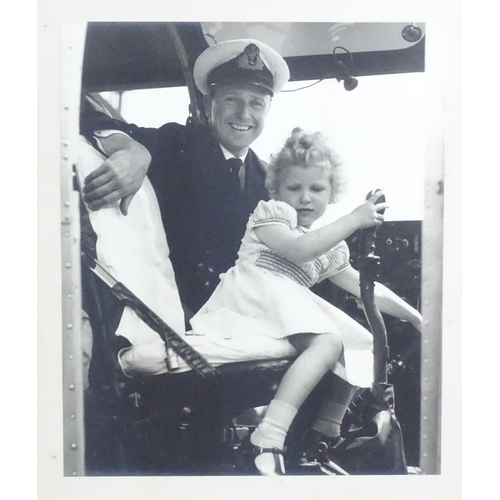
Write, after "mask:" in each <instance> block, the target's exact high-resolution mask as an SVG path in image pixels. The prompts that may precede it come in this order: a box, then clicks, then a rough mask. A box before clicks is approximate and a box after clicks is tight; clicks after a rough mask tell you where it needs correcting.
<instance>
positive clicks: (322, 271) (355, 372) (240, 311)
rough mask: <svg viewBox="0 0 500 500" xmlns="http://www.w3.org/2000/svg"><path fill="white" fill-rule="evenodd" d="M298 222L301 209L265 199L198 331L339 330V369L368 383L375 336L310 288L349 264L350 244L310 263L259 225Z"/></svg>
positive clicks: (196, 322) (283, 333)
mask: <svg viewBox="0 0 500 500" xmlns="http://www.w3.org/2000/svg"><path fill="white" fill-rule="evenodd" d="M268 225H284V226H286V227H288V228H290V229H291V230H292V231H294V232H297V233H299V234H304V233H306V232H308V231H309V230H308V229H306V228H304V227H301V226H297V212H296V211H295V210H294V209H293V208H292V207H291V206H290V205H288V204H287V203H284V202H280V201H275V200H271V201H267V202H266V201H261V202H260V203H259V204H258V206H257V208H256V209H255V211H254V213H253V214H252V215H251V216H250V219H249V221H248V224H247V228H246V233H245V235H244V237H243V240H242V243H241V247H240V251H239V253H238V260H237V261H236V264H235V266H234V267H232V268H231V269H229V271H228V272H227V273H225V274H222V275H221V282H220V283H219V286H218V287H217V289H216V290H215V291H214V293H213V295H212V297H211V298H210V299H209V300H208V302H207V303H206V304H205V305H204V306H203V307H202V308H201V309H200V311H199V312H198V313H197V314H196V315H195V316H194V318H192V320H191V326H192V328H193V332H194V333H195V334H196V335H210V336H215V337H222V338H226V339H230V338H235V337H242V336H253V337H254V338H255V339H256V342H258V339H259V337H260V336H261V335H264V336H269V337H274V338H283V337H288V336H290V335H293V334H297V333H307V332H309V333H315V334H322V333H337V334H338V335H339V336H340V337H341V339H342V343H343V346H344V352H343V356H341V359H340V360H339V363H337V366H336V368H335V369H334V370H333V371H334V373H336V374H337V375H339V376H341V377H342V378H344V379H345V380H347V381H348V382H349V383H351V384H352V385H357V386H359V387H368V386H369V385H370V384H371V383H372V381H373V354H372V349H373V339H372V335H371V333H370V332H368V331H367V330H366V329H364V328H363V327H362V326H361V325H359V323H357V322H356V321H354V320H353V319H352V318H351V317H349V316H348V315H347V314H345V313H344V312H342V311H341V310H340V309H337V308H336V307H334V306H333V305H331V304H330V303H328V302H326V301H325V300H323V299H322V298H321V297H318V296H317V295H316V294H314V293H313V292H311V291H310V290H309V288H310V287H311V286H313V285H315V284H316V283H318V282H320V281H323V280H324V279H327V278H329V277H330V276H333V275H335V274H337V273H339V272H342V271H343V270H345V269H346V268H347V267H349V265H350V264H349V249H348V247H347V244H346V243H345V242H341V243H339V244H338V245H336V246H335V247H334V248H333V249H331V250H329V251H328V252H326V253H325V254H324V255H322V256H320V257H319V258H317V259H314V260H312V261H309V262H305V263H298V262H294V261H291V260H289V259H286V258H284V257H283V256H281V255H279V254H277V253H276V252H274V251H272V250H271V249H270V248H269V247H267V246H266V245H264V243H262V242H261V241H260V240H259V238H257V235H256V234H255V228H256V227H261V226H268Z"/></svg>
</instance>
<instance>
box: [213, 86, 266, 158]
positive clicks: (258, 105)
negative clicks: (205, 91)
mask: <svg viewBox="0 0 500 500" xmlns="http://www.w3.org/2000/svg"><path fill="white" fill-rule="evenodd" d="M270 105H271V96H270V95H269V94H268V93H267V92H266V91H265V90H264V89H261V88H260V87H257V86H255V85H249V84H227V85H217V86H216V87H215V88H214V90H213V93H212V95H211V96H210V95H209V96H207V97H206V101H205V109H206V111H207V113H208V116H209V118H210V127H211V129H212V132H213V133H214V135H215V137H216V138H217V140H218V141H219V142H220V144H222V146H224V147H225V148H226V149H227V150H228V151H230V152H231V153H232V154H233V155H235V156H242V155H244V154H245V153H246V151H247V149H248V148H249V146H250V144H252V142H254V141H255V139H257V137H259V135H260V134H261V132H262V129H263V128H264V122H265V118H266V115H267V113H268V111H269V108H270Z"/></svg>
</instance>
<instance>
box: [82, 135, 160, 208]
mask: <svg viewBox="0 0 500 500" xmlns="http://www.w3.org/2000/svg"><path fill="white" fill-rule="evenodd" d="M100 142H101V144H102V146H103V148H104V151H106V153H107V154H108V156H109V158H108V159H107V160H106V161H105V162H104V163H103V164H102V165H101V166H100V167H99V168H97V169H96V170H94V171H93V172H92V173H91V174H89V175H88V176H87V177H86V178H85V184H84V187H83V194H84V195H83V200H84V201H85V202H86V203H87V204H88V206H89V208H90V209H91V210H99V209H100V208H103V207H105V206H109V205H111V204H113V203H116V202H117V201H119V200H121V202H120V210H121V212H122V214H123V215H127V213H128V207H129V205H130V203H131V201H132V199H133V197H134V195H135V194H136V193H137V191H139V189H140V187H141V186H142V183H143V181H144V178H145V177H146V174H147V171H148V168H149V164H150V163H151V154H150V153H149V151H148V150H147V149H146V148H145V147H144V146H142V145H141V144H139V143H138V142H136V141H134V140H133V139H131V138H130V137H128V136H127V135H124V134H113V135H110V136H109V137H107V138H102V139H100Z"/></svg>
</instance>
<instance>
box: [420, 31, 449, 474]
mask: <svg viewBox="0 0 500 500" xmlns="http://www.w3.org/2000/svg"><path fill="white" fill-rule="evenodd" d="M433 42H436V40H433V39H431V41H430V43H431V44H432V45H431V47H434V48H435V47H436V44H434V43H433ZM441 67H442V63H441V59H440V54H439V51H438V50H428V51H427V58H426V69H427V71H428V79H427V96H428V100H427V106H428V107H427V138H426V153H427V154H426V172H425V197H424V199H425V208H424V219H423V222H422V240H423V246H422V314H423V318H424V325H423V331H422V349H421V410H420V411H421V416H420V418H421V426H420V429H421V430H420V469H421V470H422V473H424V474H440V473H441V410H442V409H441V400H442V366H443V363H442V347H443V341H442V336H443V332H442V307H443V210H444V159H445V158H444V105H443V91H442V75H441Z"/></svg>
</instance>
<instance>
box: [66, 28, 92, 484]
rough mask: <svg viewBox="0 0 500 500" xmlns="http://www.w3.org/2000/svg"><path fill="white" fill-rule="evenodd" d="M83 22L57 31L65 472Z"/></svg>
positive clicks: (70, 425)
mask: <svg viewBox="0 0 500 500" xmlns="http://www.w3.org/2000/svg"><path fill="white" fill-rule="evenodd" d="M85 28H86V26H85V25H84V24H72V25H66V26H64V27H63V28H62V31H61V110H60V113H61V115H60V116H61V149H60V151H61V153H60V155H61V156H60V161H61V255H62V300H63V304H62V334H63V343H62V345H63V347H62V350H63V352H62V356H63V435H64V439H63V446H64V448H63V449H64V475H65V476H83V475H85V465H84V458H85V433H84V379H83V359H82V337H81V336H82V329H81V327H82V305H81V304H82V300H81V274H80V215H79V194H78V193H77V192H76V191H74V189H73V165H74V164H75V163H76V147H75V145H76V140H77V139H78V134H79V130H78V123H79V113H80V87H81V67H82V60H83V47H84V40H85Z"/></svg>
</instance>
